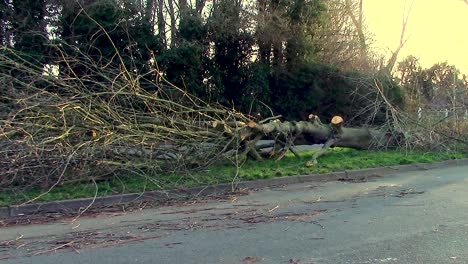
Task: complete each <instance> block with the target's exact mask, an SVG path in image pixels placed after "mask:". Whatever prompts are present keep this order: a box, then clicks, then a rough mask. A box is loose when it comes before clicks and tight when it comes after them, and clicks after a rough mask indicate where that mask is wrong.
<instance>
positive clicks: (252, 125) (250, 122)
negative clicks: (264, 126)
mask: <svg viewBox="0 0 468 264" xmlns="http://www.w3.org/2000/svg"><path fill="white" fill-rule="evenodd" d="M256 125H257V123H255V122H254V121H252V120H250V121H249V124H248V126H249V127H250V128H254V127H255V126H256Z"/></svg>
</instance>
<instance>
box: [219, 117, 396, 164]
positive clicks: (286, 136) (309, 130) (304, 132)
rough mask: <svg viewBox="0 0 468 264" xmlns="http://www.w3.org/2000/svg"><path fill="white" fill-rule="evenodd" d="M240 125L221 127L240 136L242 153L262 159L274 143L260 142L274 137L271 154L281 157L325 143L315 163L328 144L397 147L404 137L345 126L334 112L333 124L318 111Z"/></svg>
mask: <svg viewBox="0 0 468 264" xmlns="http://www.w3.org/2000/svg"><path fill="white" fill-rule="evenodd" d="M221 123H222V122H216V124H215V123H213V127H214V128H216V127H218V124H221ZM239 125H240V124H236V126H235V127H231V126H229V125H227V124H226V123H224V127H223V128H221V130H222V129H224V131H225V132H226V136H229V137H238V138H240V140H241V141H242V144H241V145H242V146H243V150H242V152H241V153H242V154H243V155H244V156H250V157H253V158H254V159H261V155H260V154H259V152H261V149H264V148H266V147H272V145H257V142H258V141H259V140H260V139H273V140H274V141H275V143H274V144H273V150H272V151H271V152H272V153H271V152H270V154H269V156H270V157H276V158H278V157H279V158H281V157H282V156H284V153H285V152H287V151H294V150H293V147H294V145H313V144H324V148H323V149H322V150H321V151H319V154H318V155H316V156H314V158H313V159H314V160H313V161H312V162H308V164H314V163H316V159H317V158H318V157H319V156H321V155H323V154H325V152H326V150H327V149H328V147H349V148H355V149H380V148H389V147H396V146H398V145H399V144H401V142H402V140H403V135H402V134H401V133H395V132H391V131H385V130H381V129H377V128H368V127H360V128H355V127H343V126H342V125H343V119H342V118H341V117H339V116H335V117H334V118H333V119H332V121H331V122H330V124H323V123H322V122H321V121H320V119H319V118H318V117H317V116H316V115H310V116H309V121H299V122H289V121H285V122H280V121H279V120H278V119H275V120H270V121H269V122H264V121H261V122H259V123H256V122H254V121H250V122H249V123H248V124H245V125H241V126H239ZM233 131H235V132H234V133H233ZM228 132H229V133H228ZM293 153H294V152H293ZM294 154H295V155H297V153H294Z"/></svg>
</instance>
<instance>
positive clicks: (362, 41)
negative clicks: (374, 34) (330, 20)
mask: <svg viewBox="0 0 468 264" xmlns="http://www.w3.org/2000/svg"><path fill="white" fill-rule="evenodd" d="M352 6H353V5H352V3H351V1H350V0H346V1H345V8H346V13H347V14H348V16H349V17H350V18H351V21H352V22H353V25H354V27H355V29H356V33H357V35H358V38H359V54H360V56H361V59H365V58H366V56H367V43H366V36H365V34H364V29H363V25H362V16H363V14H362V0H361V1H360V2H359V10H358V12H359V14H358V17H356V15H355V14H354V12H353V8H352Z"/></svg>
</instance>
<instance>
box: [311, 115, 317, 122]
mask: <svg viewBox="0 0 468 264" xmlns="http://www.w3.org/2000/svg"><path fill="white" fill-rule="evenodd" d="M317 118H318V116H316V115H314V114H310V115H309V120H312V121H314V120H315V119H317Z"/></svg>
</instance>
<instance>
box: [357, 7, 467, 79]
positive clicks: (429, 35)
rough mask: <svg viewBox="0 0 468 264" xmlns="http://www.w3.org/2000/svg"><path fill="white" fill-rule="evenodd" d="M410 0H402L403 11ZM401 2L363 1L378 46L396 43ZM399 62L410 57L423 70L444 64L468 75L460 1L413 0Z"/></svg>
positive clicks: (387, 48)
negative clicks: (414, 57) (415, 58)
mask: <svg viewBox="0 0 468 264" xmlns="http://www.w3.org/2000/svg"><path fill="white" fill-rule="evenodd" d="M410 3H411V0H406V4H407V9H408V8H409V6H410ZM404 6H405V0H364V1H363V8H364V13H365V16H366V21H367V24H368V26H369V29H370V30H371V31H372V33H374V34H375V38H376V40H377V41H378V43H377V44H378V45H379V46H380V47H381V48H382V49H383V51H386V54H387V55H388V56H389V54H390V51H393V50H395V48H396V47H397V46H398V43H399V40H400V32H401V24H402V17H403V9H404ZM406 37H409V39H408V41H407V42H406V44H405V46H404V48H403V49H402V50H401V52H400V56H399V61H400V60H401V59H402V58H403V57H405V56H407V55H414V56H416V57H419V58H420V61H421V63H422V66H423V67H430V66H432V65H433V64H434V63H436V62H444V61H447V62H448V63H449V64H453V65H455V66H457V68H459V69H460V71H462V72H463V73H468V5H467V4H466V3H464V1H462V0H415V2H414V6H413V9H412V12H411V14H410V17H409V21H408V25H407V30H406Z"/></svg>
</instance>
